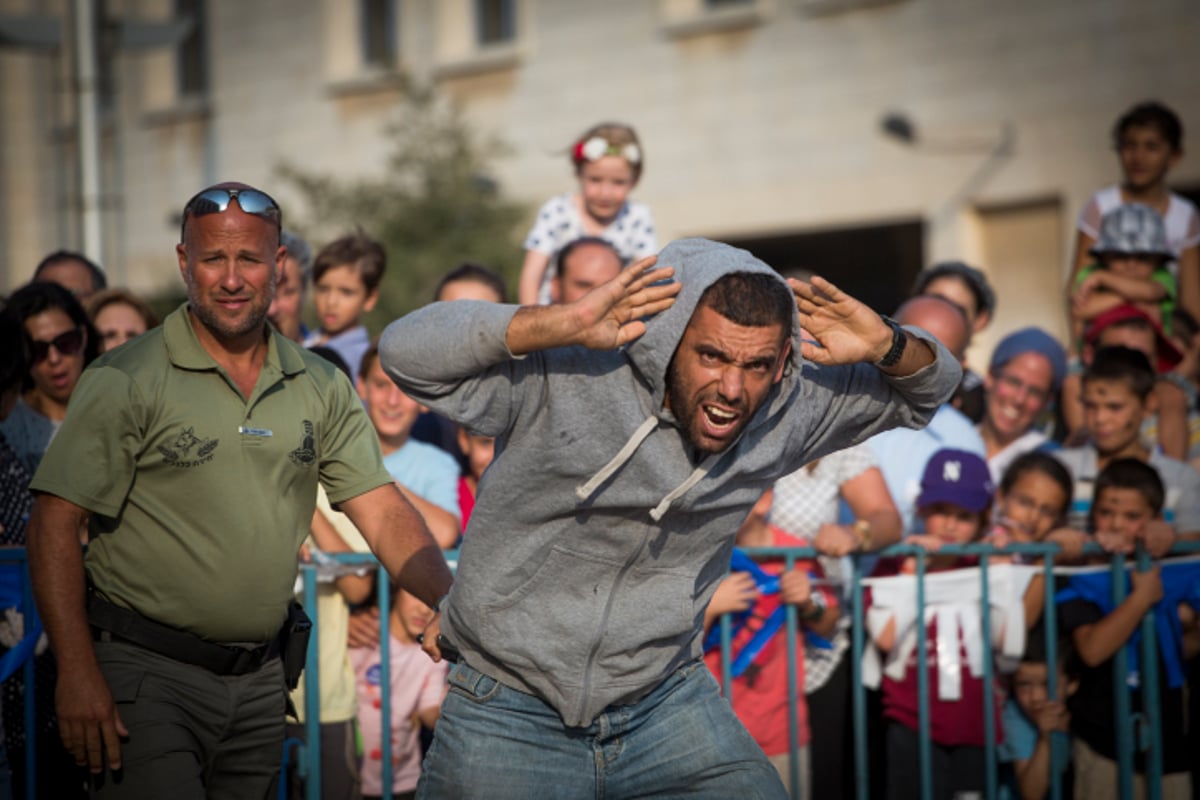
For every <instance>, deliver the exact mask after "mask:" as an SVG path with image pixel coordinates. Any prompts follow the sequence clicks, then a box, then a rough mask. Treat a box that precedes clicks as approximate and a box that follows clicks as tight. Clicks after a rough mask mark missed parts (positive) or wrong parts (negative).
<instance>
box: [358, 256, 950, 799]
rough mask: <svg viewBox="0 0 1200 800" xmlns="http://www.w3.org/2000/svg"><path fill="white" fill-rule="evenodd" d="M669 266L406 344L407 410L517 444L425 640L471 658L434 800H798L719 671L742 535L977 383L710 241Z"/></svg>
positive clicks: (488, 313) (483, 311) (401, 376)
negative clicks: (811, 467) (849, 450)
mask: <svg viewBox="0 0 1200 800" xmlns="http://www.w3.org/2000/svg"><path fill="white" fill-rule="evenodd" d="M658 263H661V264H664V265H667V266H664V267H661V268H658V269H651V268H650V267H651V266H652V265H653V264H654V260H653V259H647V260H644V261H642V262H639V263H638V264H635V265H633V266H632V267H630V268H629V269H627V270H625V271H624V272H622V273H621V275H620V276H619V277H618V278H617V279H616V280H614V281H612V282H610V283H608V284H605V285H603V286H601V287H598V288H597V289H595V290H594V291H592V292H590V293H589V294H588V295H586V296H585V297H584V298H582V299H580V300H578V301H576V302H575V303H571V304H567V305H558V306H542V307H522V308H518V307H515V306H503V305H495V304H490V303H474V302H470V301H462V302H457V303H437V304H434V305H431V306H427V307H425V308H423V309H421V310H419V311H416V312H414V313H412V314H410V315H408V316H406V317H404V318H403V319H400V320H398V321H396V322H394V323H392V325H390V326H389V327H388V329H387V331H385V332H384V335H383V338H382V341H381V345H380V355H381V359H382V363H383V365H384V368H385V371H386V372H387V373H388V374H389V375H390V376H391V377H392V378H393V380H395V381H396V382H397V383H398V384H399V385H400V386H401V388H403V389H404V391H405V392H407V393H408V394H410V395H411V396H412V397H414V398H416V399H417V400H419V401H420V402H422V403H425V404H428V405H429V406H431V407H432V408H434V409H435V410H437V411H438V412H440V413H442V414H444V415H446V416H448V417H450V418H451V419H454V420H456V421H458V422H460V423H462V424H464V425H466V426H467V427H468V428H470V429H471V430H473V431H476V432H478V433H481V434H485V435H491V436H495V437H497V447H496V459H495V461H494V462H493V463H492V466H491V467H490V468H489V469H488V471H487V472H486V473H485V474H484V476H483V480H482V482H481V483H480V487H479V494H478V498H477V502H476V506H475V510H474V513H473V514H472V516H471V522H470V525H469V526H468V528H467V531H466V533H465V537H464V543H463V548H462V552H461V556H460V560H459V566H458V575H457V578H456V580H455V583H454V586H453V589H452V590H451V592H450V594H449V595H448V596H447V597H446V598H444V599H443V601H442V602H441V603H439V608H438V611H440V612H441V613H440V616H439V617H438V618H437V619H436V620H435V623H434V624H433V625H431V627H430V630H429V631H428V632H427V634H426V645H425V646H426V649H427V650H428V651H429V652H430V653H431V655H433V656H434V657H435V658H436V657H440V655H441V653H440V650H439V649H438V646H437V644H436V641H447V642H450V643H452V644H453V645H454V646H455V647H456V648H457V649H458V651H459V653H460V654H461V658H460V660H459V663H458V664H456V665H455V667H454V669H453V670H452V671H451V674H450V683H451V691H450V694H449V696H448V697H447V699H446V701H445V704H444V706H443V710H442V719H441V721H440V722H439V723H438V729H437V734H436V737H435V741H434V745H433V748H432V749H431V750H430V752H429V755H428V758H427V759H426V762H425V772H424V775H423V777H422V784H421V787H420V789H419V790H418V794H419V795H420V796H424V797H430V798H433V797H489V798H497V797H512V798H518V797H520V798H525V797H538V796H553V797H580V798H583V797H597V796H601V795H602V794H603V795H607V796H615V797H624V796H631V795H634V794H637V795H639V796H649V795H672V796H673V795H680V794H684V793H689V794H696V793H699V795H701V796H708V797H740V798H751V797H783V796H785V794H784V791H783V787H782V785H781V784H780V782H779V779H778V776H777V775H776V773H775V771H774V769H773V768H772V767H771V765H770V763H769V762H768V761H767V760H766V758H765V756H763V755H762V752H761V750H759V749H758V747H757V745H756V744H754V742H753V740H752V739H750V737H749V735H748V734H746V732H745V730H744V729H743V728H742V727H741V725H740V723H738V721H737V720H736V718H735V717H734V716H733V713H732V711H731V710H730V708H729V705H728V703H727V702H726V701H725V700H724V699H723V698H721V697H720V694H719V691H718V687H717V685H716V683H715V681H713V679H712V678H711V676H710V675H709V674H708V671H707V670H706V669H705V668H704V666H703V663H702V662H701V660H700V658H701V654H702V653H701V630H702V623H703V619H704V610H705V607H706V606H707V605H708V601H709V598H710V597H711V596H712V593H713V591H714V590H715V588H716V586H717V583H718V582H719V580H720V579H721V577H722V576H723V575H724V574H725V572H726V571H727V569H728V566H729V559H730V553H731V550H732V547H733V540H734V533H735V531H736V530H737V527H738V524H739V523H740V522H741V521H742V519H743V518H745V516H746V513H747V512H748V510H749V509H750V507H751V506H752V505H753V503H754V501H755V500H756V499H757V498H758V496H759V495H760V494H761V492H762V490H763V488H764V487H766V486H769V485H770V484H771V483H772V482H773V481H774V480H775V479H776V478H778V477H779V476H781V475H784V474H786V473H788V472H790V471H792V470H795V469H796V468H798V467H799V466H801V465H802V464H804V463H807V462H808V461H811V460H812V459H814V458H819V457H820V456H822V455H824V454H826V453H828V452H831V451H833V450H837V449H840V448H843V447H846V446H848V445H850V444H853V443H856V442H859V441H862V440H863V439H865V438H867V437H868V436H870V435H871V434H873V433H877V432H879V431H882V430H886V429H888V428H892V427H896V426H900V425H906V426H910V427H919V426H921V425H924V424H925V423H926V422H927V421H928V419H929V417H930V416H931V415H932V414H933V412H934V410H935V409H936V408H937V407H938V406H939V405H940V404H941V403H943V402H945V401H946V400H947V399H948V398H949V397H950V395H951V394H952V393H953V391H954V388H955V386H957V385H958V381H959V379H960V377H961V369H960V367H959V365H958V362H957V361H956V360H955V359H954V357H953V356H951V355H950V354H949V353H948V352H946V351H945V349H944V348H942V347H941V346H940V345H938V344H937V343H936V342H935V341H933V340H932V339H931V338H930V337H924V338H922V337H919V336H918V335H917V334H916V333H914V332H912V331H906V330H904V329H901V328H900V327H899V326H896V325H895V324H894V323H891V322H890V321H889V320H886V319H884V318H881V317H879V316H878V315H877V314H875V313H874V312H873V311H871V310H870V309H869V308H867V307H866V306H864V305H862V304H861V303H859V302H858V301H857V300H854V299H853V298H851V297H849V296H848V295H846V294H845V293H843V292H841V291H840V290H838V289H837V288H836V287H834V286H833V285H832V284H830V283H828V282H826V281H823V280H821V279H820V278H816V279H814V280H813V283H812V284H811V285H810V284H801V283H798V282H793V283H792V284H791V285H790V287H789V284H787V283H785V282H784V281H783V280H782V279H781V278H780V277H779V276H778V275H777V274H776V273H775V272H774V270H772V269H771V268H770V267H768V266H767V265H766V264H763V263H762V262H761V261H758V260H757V259H755V258H754V257H753V256H751V255H750V254H749V253H747V252H745V251H742V250H736V249H734V248H731V247H728V246H726V245H722V244H719V243H716V242H710V241H706V240H702V239H688V240H682V241H679V242H675V243H673V244H671V245H670V246H668V247H667V248H666V249H665V250H663V251H662V253H661V255H660V256H659V257H658ZM797 310H798V311H799V314H797ZM801 324H803V328H804V331H805V332H806V333H807V334H808V335H809V336H811V337H813V339H815V340H816V341H815V342H814V341H812V340H811V339H809V340H805V339H801ZM802 365H803V369H802V368H801V367H802ZM863 544H864V545H866V546H869V545H870V544H871V543H869V542H864V543H863ZM876 544H878V543H876ZM439 626H440V631H441V633H442V635H443V636H444V639H437V640H434V638H433V637H434V634H436V632H437V631H438V630H439Z"/></svg>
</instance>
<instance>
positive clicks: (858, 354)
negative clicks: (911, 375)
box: [788, 276, 892, 364]
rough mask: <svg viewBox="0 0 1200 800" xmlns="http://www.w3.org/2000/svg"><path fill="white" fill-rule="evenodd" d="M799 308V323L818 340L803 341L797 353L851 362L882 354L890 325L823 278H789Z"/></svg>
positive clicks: (818, 360)
mask: <svg viewBox="0 0 1200 800" xmlns="http://www.w3.org/2000/svg"><path fill="white" fill-rule="evenodd" d="M788 285H789V286H791V287H792V293H793V294H794V295H795V296H796V308H797V309H798V310H799V311H800V327H802V328H803V329H804V330H806V331H808V333H809V334H811V335H812V337H813V338H814V339H816V340H817V344H812V343H811V342H803V343H801V345H800V354H801V355H803V356H804V357H805V358H806V359H808V360H809V361H812V362H813V363H816V364H853V363H855V362H858V361H868V362H875V361H878V360H879V359H881V358H883V356H884V355H885V354H886V353H887V351H888V348H889V347H891V343H892V329H891V328H890V327H889V326H888V324H887V323H886V322H884V321H883V320H882V319H881V318H880V316H879V315H878V314H876V313H875V312H874V311H872V310H871V309H870V308H869V307H868V306H867V305H865V304H864V303H862V302H860V301H858V300H856V299H854V298H853V297H851V296H850V295H848V294H846V293H845V292H843V291H842V290H841V289H839V288H838V287H836V286H834V285H833V284H832V283H830V282H829V281H827V280H825V279H824V278H821V277H818V276H814V277H813V279H812V282H811V283H804V282H803V281H798V280H796V279H795V278H791V279H789V280H788Z"/></svg>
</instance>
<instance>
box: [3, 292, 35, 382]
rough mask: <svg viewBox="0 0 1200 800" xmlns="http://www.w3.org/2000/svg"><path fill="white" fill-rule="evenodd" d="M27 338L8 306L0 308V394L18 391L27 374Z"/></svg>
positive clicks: (19, 322)
mask: <svg viewBox="0 0 1200 800" xmlns="http://www.w3.org/2000/svg"><path fill="white" fill-rule="evenodd" d="M30 360H31V359H30V355H29V337H28V336H26V335H25V326H24V325H22V324H21V319H20V318H19V317H18V316H17V315H16V314H15V313H13V311H12V308H11V307H10V306H4V307H3V308H0V394H6V393H8V392H9V391H12V390H13V389H20V388H21V385H22V383H23V382H24V380H25V375H26V373H27V372H29V366H30Z"/></svg>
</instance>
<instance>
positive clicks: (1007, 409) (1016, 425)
mask: <svg viewBox="0 0 1200 800" xmlns="http://www.w3.org/2000/svg"><path fill="white" fill-rule="evenodd" d="M984 382H985V388H986V389H987V401H986V402H987V405H986V408H985V410H984V414H985V415H986V417H987V426H988V427H989V428H991V430H992V431H994V432H995V434H996V437H997V438H998V439H1000V441H1002V442H1008V441H1012V440H1013V439H1016V438H1017V437H1018V436H1022V435H1024V434H1025V432H1026V431H1028V430H1029V429H1030V428H1031V427H1033V423H1034V422H1035V421H1036V420H1037V417H1038V415H1039V414H1041V413H1042V410H1043V409H1045V408H1046V404H1047V403H1049V402H1050V395H1051V392H1052V391H1053V388H1054V368H1053V367H1052V366H1051V365H1050V362H1049V361H1048V360H1047V359H1046V357H1045V356H1043V355H1041V354H1040V353H1021V354H1020V355H1019V356H1016V357H1015V358H1013V359H1011V360H1010V361H1009V362H1008V363H1006V364H1005V365H1004V366H1002V367H1000V368H999V369H998V370H997V371H996V373H995V374H993V375H988V377H987V378H985V379H984Z"/></svg>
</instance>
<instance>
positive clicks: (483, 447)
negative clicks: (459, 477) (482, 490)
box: [458, 428, 496, 480]
mask: <svg viewBox="0 0 1200 800" xmlns="http://www.w3.org/2000/svg"><path fill="white" fill-rule="evenodd" d="M458 448H459V449H460V450H462V454H463V455H464V456H466V457H467V468H468V469H469V470H471V476H472V477H473V478H475V480H479V479H480V478H481V477H482V476H483V471H484V470H485V469H487V468H488V466H489V465H490V464H491V463H492V459H493V458H495V457H496V440H495V439H493V438H492V437H491V436H481V435H479V434H477V433H468V432H467V430H466V429H464V428H459V429H458Z"/></svg>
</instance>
